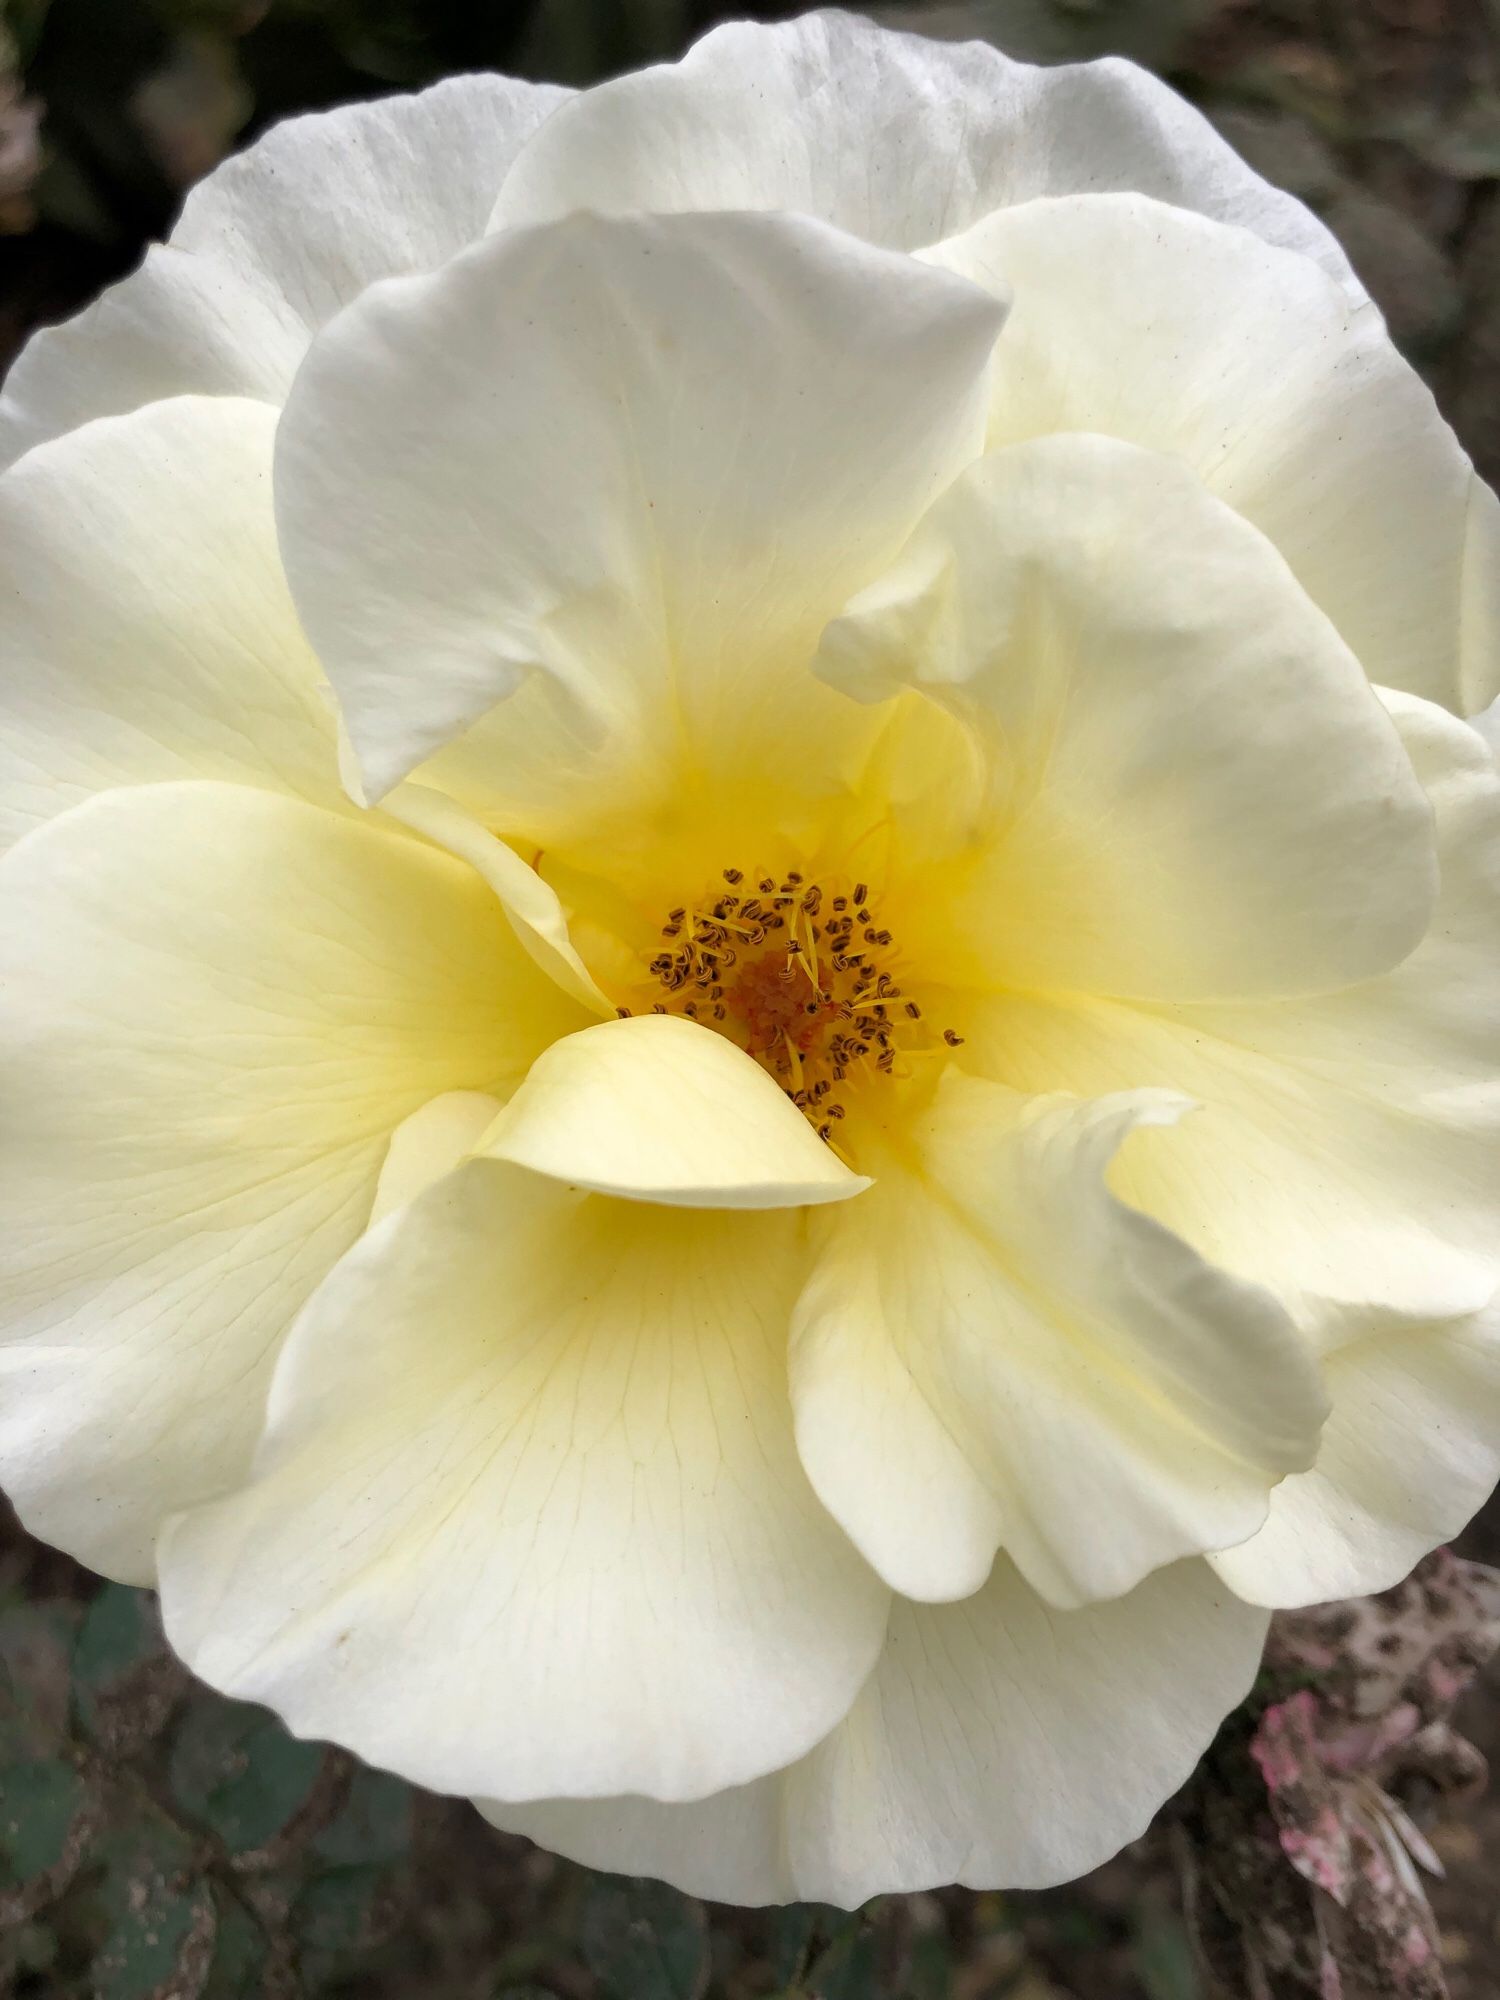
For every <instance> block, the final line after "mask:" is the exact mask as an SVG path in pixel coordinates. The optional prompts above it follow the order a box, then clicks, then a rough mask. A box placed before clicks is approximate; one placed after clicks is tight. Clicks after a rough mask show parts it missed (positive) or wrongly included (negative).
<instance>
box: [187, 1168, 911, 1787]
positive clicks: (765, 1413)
mask: <svg viewBox="0 0 1500 2000" xmlns="http://www.w3.org/2000/svg"><path fill="white" fill-rule="evenodd" d="M804 1254H805V1253H804V1249H803V1244H802V1225H801V1221H800V1218H799V1217H797V1216H796V1215H791V1214H773V1215H707V1214H696V1215H690V1214H685V1213H684V1212H682V1211H681V1210H669V1209H662V1208H648V1207H645V1206H642V1205H641V1204H639V1203H633V1202H630V1203H627V1202H616V1201H611V1200H608V1199H605V1198H603V1197H600V1196H597V1195H586V1194H580V1193H578V1192H576V1191H573V1190H569V1189H565V1188H563V1187H561V1186H559V1185H558V1184H557V1183H556V1182H554V1181H551V1180H549V1179H546V1178H544V1177H542V1176H540V1175H535V1174H530V1173H527V1172H525V1171H523V1170H522V1169H520V1168H517V1167H513V1166H510V1165H508V1164H503V1163H500V1162H495V1161H489V1160H475V1161H471V1162H469V1163H468V1164H467V1165H466V1166H464V1167H461V1168H460V1169H459V1170H458V1171H457V1172H456V1173H453V1174H450V1175H449V1176H448V1177H447V1178H446V1179H445V1180H443V1181H441V1182H439V1183H438V1184H437V1185H436V1186H434V1187H432V1188H430V1189H429V1190H428V1191H427V1193H426V1194H424V1195H422V1196H419V1197H418V1199H417V1200H416V1201H414V1202H413V1203H411V1204H410V1205H409V1206H408V1207H406V1208H404V1209H403V1210H401V1211H400V1212H399V1213H398V1214H395V1215H392V1216H391V1217H389V1218H388V1219H387V1221H386V1222H384V1223H383V1224H381V1225H380V1226H379V1228H377V1229H375V1230H373V1231H371V1233H370V1234H369V1235H368V1236H367V1237H366V1238H365V1239H364V1241H363V1242H362V1243H360V1244H359V1245H358V1246H357V1247H356V1249H355V1250H354V1251H352V1252H351V1253H350V1254H349V1256H348V1257H346V1258H345V1259H344V1261H343V1262H342V1263H341V1264H340V1265H339V1266H338V1268H337V1269H336V1270H335V1271H334V1272H333V1273H332V1275H331V1276H330V1277H329V1278H328V1280H327V1281H326V1282H325V1284H324V1286H323V1287H322V1289H321V1290H320V1291H319V1293H318V1294H317V1296H316V1297H315V1298H314V1300H313V1301H312V1303H311V1304H310V1305H309V1307H308V1308H307V1310H306V1312H305V1313H304V1315H303V1317H302V1319H301V1320H300V1321H299V1323H298V1326H297V1328H296V1330H295V1332H294V1334H293V1336H292V1338H291V1341H290V1342H289V1344H288V1346H287V1348H286V1349H285V1351H284V1353H283V1356H282V1359H281V1362H280V1364H279V1365H278V1368H277V1372H276V1377H275V1381H274V1383H273V1386H272V1391H271V1399H270V1416H269V1422H268V1429H267V1434H266V1437H265V1440H264V1442H263V1444H262V1447H261V1449H260V1452H259V1454H258V1456H257V1461H256V1466H255V1471H254V1474H253V1477H252V1478H251V1479H250V1481H249V1482H248V1483H247V1484H246V1485H245V1486H244V1487H243V1488H242V1490H240V1491H239V1492H237V1493H234V1494H232V1495H230V1496H228V1497H227V1498H225V1499H223V1500H222V1501H219V1502H216V1503H214V1504H212V1505H210V1506H208V1507H204V1508H201V1509H199V1510H197V1511H195V1512H193V1513H190V1514H187V1515H185V1516H183V1517H182V1518H181V1519H179V1520H178V1521H177V1522H176V1523H174V1524H173V1525H172V1526H171V1527H169V1529H168V1530H167V1533H166V1535H165V1537H164V1541H163V1546H162V1550H161V1576H162V1602H163V1608H164V1613H165V1617H166V1624H167V1631H168V1635H169V1637H170V1638H171V1640H172V1643H173V1645H174V1646H175V1647H176V1648H177V1649H178V1651H179V1652H181V1653H182V1655H183V1656H184V1658H185V1659H186V1660H187V1661H188V1662H189V1664H190V1665H191V1666H192V1667H193V1668H194V1670H195V1671H196V1672H198V1673H200V1674H202V1675H203V1677H204V1678H205V1679H207V1680H208V1681H210V1682H211V1683H212V1684H213V1685H215V1686H217V1687H220V1688H223V1689H225V1690H226V1691H228V1692H231V1693H234V1694H236V1695H239V1696H242V1697H244V1698H246V1699H248V1700H252V1701H262V1702H266V1703H267V1704H269V1705H270V1706H271V1707H272V1708H273V1709H275V1710H276V1712H277V1713H278V1714H279V1715H281V1716H282V1717H283V1719H284V1720H285V1721H286V1722H287V1723H288V1724H289V1726H290V1727H291V1728H292V1729H293V1730H295V1731H296V1732H297V1733H298V1734H299V1735H316V1736H329V1737H331V1738H333V1739H334V1740H335V1741H337V1742H340V1743H343V1744H346V1745H347V1746H349V1747H350V1748H351V1749H354V1750H356V1751H357V1752H358V1753H359V1754H360V1755H361V1756H365V1757H368V1758H370V1759H372V1760H373V1761H375V1762H377V1763H379V1764H382V1765H385V1766H387V1767H389V1768H391V1769H393V1770H397V1771H400V1772H401V1773H403V1774H404V1775H406V1776H408V1777H410V1778H412V1779H414V1780H415V1781H417V1782H419V1783H422V1784H426V1785H430V1786H433V1787H435V1788H436V1789H439V1790H446V1791H469V1792H500V1793H508V1794H510V1795H513V1796H514V1795H517V1794H519V1795H521V1796H525V1795H527V1794H531V1795H543V1796H545V1795H551V1794H553V1793H559V1794H563V1795H570V1794H579V1793H593V1792H599V1791H603V1792H618V1791H649V1792H651V1793H653V1794H655V1795H657V1796H662V1797H669V1798H672V1797H675V1798H684V1797H694V1796H700V1795H702V1794H704V1793H706V1792H709V1791H712V1790H715V1789H717V1788H719V1787H722V1786H724V1785H730V1784H737V1783H742V1782H744V1781H746V1780H748V1779H749V1778H752V1777H755V1776H758V1775H759V1774H761V1773H762V1772H764V1771H765V1770H767V1769H771V1768H775V1767H777V1766H779V1765H781V1764H784V1763H786V1762H788V1761H790V1760H791V1759H793V1758H795V1757H797V1756H799V1755H801V1754H802V1753H803V1752H805V1751H806V1750H807V1749H809V1748H810V1747H811V1746H812V1745H813V1744H814V1743H815V1742H816V1741H818V1740H819V1739H820V1738H821V1737H822V1736H823V1735H825V1734H826V1732H827V1731H828V1730H829V1729H830V1728H831V1727H832V1726H833V1725H834V1723H835V1722H836V1721H837V1720H838V1719H839V1717H840V1716H841V1715H843V1714H844V1713H845V1712H846V1711H847V1709H848V1707H849V1704H850V1702H851V1701H852V1700H853V1699H854V1697H855V1695H856V1693H857V1692H858V1690H859V1688H860V1686H861V1684H862V1683H863V1681H864V1679H865V1676H866V1675H867V1673H868V1672H869V1670H870V1667H871V1665H872V1664H873V1662H874V1659H875V1657H876V1655H877V1653H878V1651H879V1647H880V1641H881V1634H882V1632H883V1630H884V1626H885V1620H886V1610H887V1593H886V1591H885V1589H884V1587H883V1586H882V1585H881V1584H880V1583H879V1582H878V1581H877V1579H876V1578H875V1577H874V1576H873V1575H872V1574H871V1572H870V1571H869V1570H868V1569H866V1567H865V1565H864V1564H863V1563H862V1562H861V1561H860V1559H859V1557H858V1556H857V1555H856V1554H855V1552H854V1551H853V1549H852V1548H851V1547H850V1546H849V1544H848V1542H847V1541H846V1540H845V1539H844V1537H843V1535H842V1534H841V1533H840V1531H839V1530H838V1528H837V1527H836V1526H835V1525H834V1523H833V1522H832V1521H831V1520H830V1519H829V1517H828V1516H827V1515H826V1514H825V1513H824V1512H823V1510H822V1508H821V1507H820V1506H819V1505H818V1502H817V1500H816V1499H815V1497H814V1496H813V1493H812V1491H811V1489H810V1488H809V1486H808V1484H807V1481H806V1479H805V1477H804V1476H803V1474H802V1472H801V1469H800V1467H799V1465H798V1463H797V1458H796V1452H795V1448H794V1446H793V1442H792V1434H791V1418H790V1411H789V1409H788V1406H787V1399H786V1378H785V1349H786V1319H787V1314H788V1312H789V1310H790V1306H791V1301H792V1299H793V1297H794V1296H795V1292H796V1287H797V1284H798V1282H799V1279H800V1274H801V1271H802V1268H803V1261H804Z"/></svg>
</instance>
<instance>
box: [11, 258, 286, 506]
mask: <svg viewBox="0 0 1500 2000" xmlns="http://www.w3.org/2000/svg"><path fill="white" fill-rule="evenodd" d="M306 346H307V333H306V330H305V328H304V327H303V326H302V324H301V322H300V321H299V320H298V318H297V316H296V314H295V313H294V312H293V311H292V309H291V307H290V306H289V305H287V303H286V302H285V300H283V299H280V298H278V297H277V295H276V293H275V290H274V289H273V288H272V287H270V286H267V285H266V284H264V283H263V282H261V281H260V280H258V279H257V278H255V277H254V276H252V275H250V274H249V273H236V272H235V271H233V270H228V269H226V268H225V266H224V265H222V264H219V263H215V262H212V261H211V260H209V259H207V258H203V257H190V256H188V255H186V253H185V252H183V251H181V250H173V249H171V248H169V247H168V246H166V245H164V244H157V243H153V244H152V245H151V246H150V247H149V248H148V250H147V251H146V256H145V261H144V263H143V264H142V265H141V267H140V269H139V270H138V271H135V272H133V273H132V274H131V275H130V276H129V277H128V278H125V279H123V280H122V281H121V282H120V283H119V284H117V285H111V286H110V287H109V288H108V290H106V291H105V292H104V293H103V294H102V295H101V296H100V297H99V298H98V299H97V300H96V301H95V302H94V304H93V305H91V306H88V307H86V308H85V309H84V311H83V312H81V313H79V314H78V315H77V316H76V318H74V319H69V320H64V321H63V323H62V324H61V325H60V326H51V327H43V328H42V329H41V330H40V331H39V332H37V333H34V334H33V335H32V336H31V338H30V340H29V341H28V342H27V343H26V345H25V346H24V347H23V348H22V350H21V352H20V354H19V355H17V357H16V359H15V361H14V362H13V363H12V365H11V367H10V370H9V372H8V373H7V375H6V377H5V384H4V388H3V389H0V468H3V467H8V466H10V465H12V464H13V463H14V462H15V460H16V459H18V458H20V457H21V456H22V454H23V453H24V452H27V451H29V450H31V448H32V447H33V446H34V445H38V444H45V443H47V442H48V441H49V439H52V438H59V437H63V436H65V435H66V433H67V432H69V431H72V430H76V429H77V428H78V427H79V426H80V425H81V424H86V423H89V422H91V421H92V420H93V419H94V418H96V417H114V416H125V415H127V414H128V413H129V412H130V411H132V410H138V409H140V408H141V406H142V405H143V404H146V403H154V402H158V401H160V400H163V399H165V398H167V397H172V396H233V397H247V398H255V399H257V400H259V401H262V402H267V403H273V404H279V403H280V402H281V400H282V398H283V397H284V396H285V394H286V392H287V389H288V387H289V385H290V383H291V379H292V376H293V375H294V374H295V373H296V369H297V363H298V361H300V359H301V358H302V354H303V352H304V350H305V348H306Z"/></svg>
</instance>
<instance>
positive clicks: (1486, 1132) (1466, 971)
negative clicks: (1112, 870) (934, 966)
mask: <svg viewBox="0 0 1500 2000" xmlns="http://www.w3.org/2000/svg"><path fill="white" fill-rule="evenodd" d="M1389 706H1390V709H1391V712H1392V715H1393V718H1394V720H1395V721H1396V722H1397V724H1398V726H1399V728H1400V730H1401V733H1402V737H1403V740H1404V742H1405V744H1406V746H1407V749H1408V752H1409V754H1410V756H1411V759H1412V763H1413V767H1414V769H1415V770H1416V771H1417V773H1418V775H1419V777H1420V778H1421V780H1422V782H1423V784H1424V786H1425V788H1426V790H1427V793H1428V795H1429V797H1430V799H1431V801H1432V805H1433V808H1434V811H1435V814H1436V824H1437V829H1438V854H1439V861H1440V865H1441V873H1442V888H1441V894H1440V896H1439V900H1438V905H1437V909H1436V911H1435V913H1434V916H1433V920H1432V924H1431V926H1430V928H1429V930H1428V932H1427V935H1426V937H1425V938H1424V939H1423V941H1422V943H1421V944H1420V945H1419V946H1418V948H1417V949H1416V950H1415V951H1414V952H1413V953H1412V954H1411V956H1410V957H1409V958H1407V959H1406V960H1405V961H1404V962H1403V963H1402V964H1401V965H1399V966H1397V967H1396V969H1395V970H1394V971H1393V972H1390V973H1388V974H1386V975H1385V976H1384V977H1383V978H1379V979H1374V980H1369V981H1366V982H1364V983H1362V984H1359V985H1355V986H1351V987H1349V988H1348V989H1347V990H1346V991H1344V992H1340V993H1330V994H1325V995H1322V996H1319V997H1315V998H1312V999H1307V1000H1289V1001H1286V1002H1283V1003H1280V1004H1267V1005H1263V1006H1239V1007H1227V1006H1199V1007H1150V1008H1148V1007H1131V1006H1125V1005H1120V1004H1117V1003H1112V1002H1108V1001H1089V1000H1083V999H1078V998H1069V997H1068V996H1066V995H1061V994H1051V995H1045V996H1043V995H1037V996H1029V997H1028V996H1025V995H1021V994H1011V995H1009V996H1004V997H999V998H996V999H995V1000H993V1001H992V1002H989V1003H987V1004H986V1005H984V1006H982V1007H979V1008H976V1010H975V1012H974V1014H973V1015H972V1016H971V1017H970V1018H969V1019H968V1021H967V1024H966V1031H967V1033H968V1035H969V1044H968V1048H967V1049H966V1054H967V1055H970V1056H972V1058H973V1060H974V1061H975V1062H976V1063H977V1064H978V1065H980V1066H981V1067H983V1068H984V1069H985V1071H986V1073H987V1074H990V1075H994V1076H998V1077H1002V1078H1004V1079H1005V1080H1006V1081H1007V1082H1009V1083H1011V1084H1012V1085H1014V1087H1015V1088H1017V1089H1020V1090H1045V1089H1057V1088H1067V1089H1071V1090H1077V1091H1080V1092H1090V1093H1092V1092H1103V1091H1110V1090H1122V1089H1132V1088H1139V1087H1150V1086H1155V1087H1161V1088H1167V1089H1177V1090H1182V1091H1186V1092H1188V1093H1189V1094H1190V1095H1191V1096H1192V1097H1194V1098H1195V1099H1196V1100H1197V1101H1198V1102H1199V1103H1200V1105H1201V1106H1202V1109H1201V1110H1200V1111H1199V1112H1198V1114H1197V1115H1196V1116H1195V1117H1193V1118H1192V1119H1189V1120H1187V1121H1186V1122H1185V1123H1184V1124H1183V1125H1182V1126H1181V1127H1180V1128H1179V1129H1178V1130H1177V1131H1175V1132H1173V1133H1172V1134H1171V1135H1170V1141H1169V1142H1168V1143H1162V1141H1161V1139H1160V1138H1159V1136H1158V1135H1156V1134H1152V1133H1147V1134H1143V1135H1142V1137H1141V1139H1140V1140H1139V1141H1138V1143H1137V1144H1136V1146H1135V1147H1134V1148H1133V1149H1132V1151H1131V1153H1130V1155H1129V1157H1128V1158H1127V1159H1125V1160H1124V1161H1122V1163H1121V1166H1120V1169H1119V1172H1118V1175H1117V1176H1116V1186H1117V1187H1118V1189H1119V1191H1120V1192H1121V1193H1122V1194H1123V1195H1124V1196H1125V1198H1126V1199H1128V1200H1130V1201H1133V1202H1135V1203H1137V1204H1138V1205H1139V1206H1141V1207H1143V1208H1145V1209H1146V1210H1147V1211H1148V1212H1149V1213H1151V1214H1153V1215H1155V1216H1157V1217H1159V1218H1160V1219H1161V1220H1162V1221H1163V1222H1165V1223H1166V1224H1167V1226H1168V1227H1169V1228H1172V1229H1176V1230H1178V1231H1180V1232H1181V1233H1182V1234H1183V1235H1185V1236H1186V1237H1187V1238H1188V1239H1189V1241H1191V1242H1192V1243H1194V1244H1195V1245H1196V1246H1197V1247H1198V1248H1199V1249H1200V1250H1201V1251H1202V1252H1203V1254H1204V1255H1205V1256H1207V1257H1210V1258H1212V1259H1213V1260H1214V1261H1215V1262H1216V1263H1220V1264H1223V1265H1225V1266H1226V1267H1227V1268H1229V1269H1231V1270H1236V1271H1240V1272H1243V1273H1244V1274H1245V1275H1246V1276H1249V1277H1254V1278H1256V1279H1258V1280H1259V1281H1260V1282H1262V1283H1265V1284H1270V1285H1274V1286H1276V1287H1277V1288H1279V1289H1280V1290H1281V1291H1282V1292H1283V1293H1284V1294H1285V1295H1287V1296H1288V1297H1290V1298H1292V1299H1293V1300H1294V1301H1295V1300H1296V1299H1297V1297H1298V1296H1299V1295H1303V1296H1304V1301H1305V1304H1306V1308H1307V1312H1308V1316H1309V1318H1310V1319H1311V1320H1313V1321H1314V1322H1316V1321H1317V1320H1318V1319H1319V1318H1321V1317H1322V1315H1323V1312H1324V1305H1323V1303H1321V1302H1322V1301H1326V1300H1334V1301H1339V1300H1344V1301H1354V1302H1360V1301H1368V1302H1371V1303H1373V1304H1378V1305H1380V1306H1383V1307H1385V1308H1387V1309H1389V1310H1390V1311H1393V1312H1402V1313H1406V1314H1410V1315H1412V1316H1414V1317H1416V1318H1428V1317H1437V1318H1441V1317H1445V1316H1451V1315H1454V1314H1461V1313H1470V1312H1474V1311H1477V1310H1478V1309H1479V1308H1480V1307H1481V1306H1483V1305H1484V1304H1485V1302H1486V1301H1487V1300H1488V1298H1489V1296H1490V1293H1491V1291H1492V1290H1493V1288H1494V1281H1495V1280H1494V1272H1495V1246H1496V1242H1497V1240H1500V1238H1497V1232H1500V1010H1497V1008H1496V1005H1495V995H1496V993H1497V991H1500V773H1497V771H1496V768H1495V764H1494V760H1493V759H1492V758H1491V757H1490V755H1489V754H1488V752H1487V750H1486V748H1485V746H1484V743H1483V741H1482V740H1481V738H1480V737H1479V735H1478V733H1477V732H1476V731H1475V730H1473V729H1471V728H1470V727H1469V726H1468V724H1466V723H1462V722H1458V721H1456V720H1455V719H1454V718H1453V717H1452V716H1450V715H1448V714H1446V713H1445V712H1444V711H1443V710H1442V709H1440V708H1437V707H1435V706H1434V705H1432V704H1430V703H1426V702H1421V701H1417V700H1416V699H1414V698H1413V697H1411V696H1407V695H1393V696H1391V697H1389ZM1382 891H1383V884H1382V883H1381V882H1380V881H1379V879H1378V877H1376V876H1374V875H1372V877H1371V879H1370V881H1369V882H1368V883H1367V884H1366V886H1365V890H1364V891H1363V893H1365V894H1367V895H1371V896H1373V895H1375V894H1377V893H1381V892H1382ZM1354 893H1361V892H1360V891H1358V890H1357V889H1355V888H1354V887H1353V886H1352V885H1351V894H1354Z"/></svg>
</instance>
